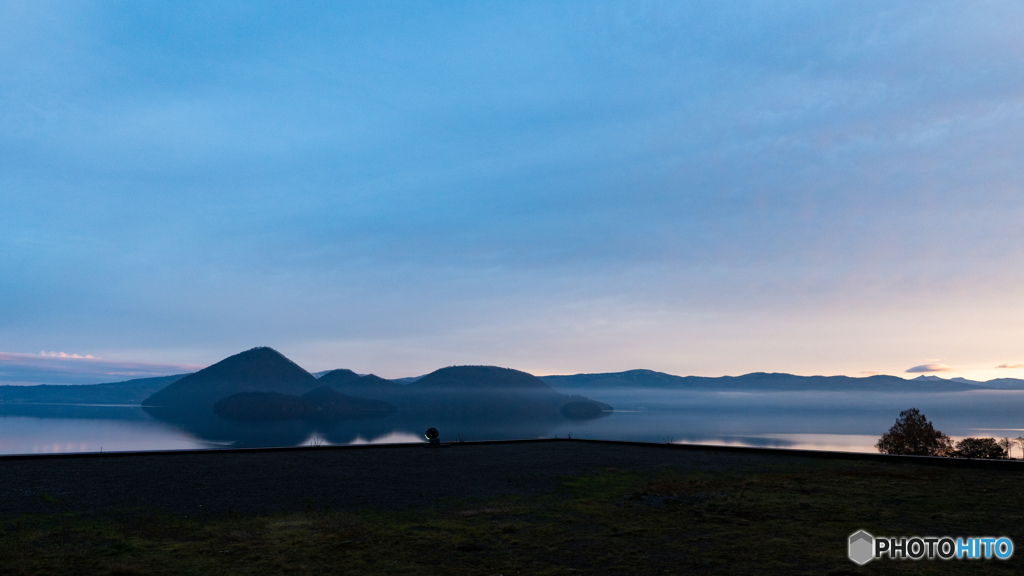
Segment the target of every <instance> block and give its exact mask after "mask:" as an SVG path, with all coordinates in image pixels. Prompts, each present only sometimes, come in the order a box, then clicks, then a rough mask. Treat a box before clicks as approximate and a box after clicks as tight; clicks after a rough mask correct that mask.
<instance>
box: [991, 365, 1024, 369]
mask: <svg viewBox="0 0 1024 576" xmlns="http://www.w3.org/2000/svg"><path fill="white" fill-rule="evenodd" d="M996 368H1006V369H1008V370H1015V369H1017V368H1024V364H1000V365H999V366H996Z"/></svg>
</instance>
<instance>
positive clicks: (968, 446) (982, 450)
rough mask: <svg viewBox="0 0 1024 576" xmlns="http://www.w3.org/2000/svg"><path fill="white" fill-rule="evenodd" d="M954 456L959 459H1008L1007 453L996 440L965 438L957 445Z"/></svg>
mask: <svg viewBox="0 0 1024 576" xmlns="http://www.w3.org/2000/svg"><path fill="white" fill-rule="evenodd" d="M953 456H956V457H957V458H987V459H990V460H999V459H1003V458H1006V452H1005V451H1004V450H1003V448H1002V447H1001V446H1000V445H999V443H998V442H996V439H995V438H964V439H963V440H961V441H959V442H957V443H956V450H954V451H953Z"/></svg>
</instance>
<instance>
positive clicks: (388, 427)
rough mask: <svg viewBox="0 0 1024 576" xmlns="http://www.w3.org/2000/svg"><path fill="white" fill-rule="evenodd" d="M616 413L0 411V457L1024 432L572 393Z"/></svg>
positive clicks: (960, 421) (917, 401)
mask: <svg viewBox="0 0 1024 576" xmlns="http://www.w3.org/2000/svg"><path fill="white" fill-rule="evenodd" d="M572 392H573V393H576V394H585V395H587V396H589V397H591V398H594V399H597V400H601V401H603V402H607V403H609V404H611V405H612V406H614V407H615V408H616V411H615V412H614V413H612V414H611V415H608V416H606V417H603V418H598V419H595V420H587V421H570V420H559V421H552V422H537V421H529V422H507V421H505V422H490V421H483V422H480V421H478V422H465V421H439V420H429V419H427V420H424V419H423V417H417V418H416V419H410V418H406V417H403V415H402V414H395V415H393V416H389V417H387V418H382V419H374V420H359V421H351V422H346V423H344V424H339V425H337V426H332V427H331V428H328V429H315V430H314V429H310V428H308V427H305V426H303V425H300V424H296V423H281V424H276V425H271V426H262V425H253V424H247V425H238V424H228V423H224V422H220V421H218V422H210V421H204V422H199V423H193V422H167V421H163V420H160V419H157V418H155V417H153V416H152V415H150V414H149V413H147V412H146V411H144V410H143V409H141V408H140V407H138V406H125V405H103V406H98V405H59V404H48V405H44V404H0V453H3V454H35V453H58V452H100V451H104V452H115V451H116V452H120V451H140V450H179V449H196V448H226V447H257V446H296V445H303V444H324V445H326V444H332V445H344V444H364V443H399V442H421V441H423V436H422V432H423V430H425V429H426V428H428V427H430V426H434V427H436V428H438V429H439V430H440V431H441V439H442V441H452V440H493V439H513V438H540V437H547V438H552V437H561V438H564V437H567V436H572V437H574V438H593V439H608V440H633V441H644V442H678V443H698V444H715V445H733V446H765V447H775V448H799V449H810V450H839V451H849V452H874V451H875V448H874V443H875V442H876V441H877V440H878V437H879V436H880V435H881V434H883V433H884V432H885V431H886V430H888V429H889V427H890V426H892V424H893V422H895V420H896V418H897V416H898V415H899V412H900V410H904V409H906V408H910V407H915V408H918V409H920V410H921V411H922V412H923V413H924V414H925V415H926V416H927V417H928V419H929V420H931V421H932V422H933V423H934V424H935V427H936V428H937V429H939V430H941V431H943V432H944V433H946V434H948V435H950V436H952V437H953V438H954V439H957V438H961V437H965V436H992V437H996V438H1000V437H1004V436H1005V437H1011V438H1013V437H1017V436H1021V435H1024V390H972V391H966V392H941V393H934V392H932V393H878V392H874V393H862V392H861V393H858V392H806V391H804V392H736V391H728V392H716V391H704V390H701V391H693V390H686V391H671V390H663V389H648V390H636V389H630V390H610V389H593V390H573V391H572Z"/></svg>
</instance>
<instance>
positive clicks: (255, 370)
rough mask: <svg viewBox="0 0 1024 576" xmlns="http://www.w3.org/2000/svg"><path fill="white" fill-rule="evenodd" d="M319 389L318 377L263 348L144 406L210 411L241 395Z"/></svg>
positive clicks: (170, 389) (205, 372)
mask: <svg viewBox="0 0 1024 576" xmlns="http://www.w3.org/2000/svg"><path fill="white" fill-rule="evenodd" d="M318 386H320V383H319V382H318V381H317V379H316V377H314V376H313V375H312V374H310V373H309V372H306V371H305V370H303V369H302V368H301V367H299V365H298V364H296V363H294V362H292V361H291V360H289V359H288V358H285V357H284V355H282V354H281V353H280V352H278V351H277V350H274V349H273V348H267V347H259V348H253V349H251V350H246V351H245V352H242V353H239V354H235V355H234V356H230V357H228V358H225V359H224V360H221V361H220V362H217V363H216V364H214V365H212V366H209V367H207V368H203V369H202V370H200V371H198V372H195V373H193V374H189V375H188V376H185V377H184V378H181V379H180V380H177V381H176V382H174V383H172V384H170V385H169V386H167V387H166V388H164V389H163V390H160V391H159V392H157V393H155V394H153V395H152V396H150V397H149V398H147V399H146V400H144V401H143V402H142V405H143V406H149V407H157V408H163V409H170V410H187V411H199V410H210V409H212V408H213V406H214V404H216V403H217V401H218V400H220V399H222V398H226V397H228V396H232V395H234V394H238V393H240V392H275V393H279V394H288V395H292V396H301V395H303V394H305V393H306V392H309V391H310V390H312V389H313V388H316V387H318Z"/></svg>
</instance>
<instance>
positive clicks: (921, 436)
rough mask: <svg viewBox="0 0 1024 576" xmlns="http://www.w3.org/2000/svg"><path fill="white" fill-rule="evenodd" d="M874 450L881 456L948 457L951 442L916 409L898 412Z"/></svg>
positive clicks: (951, 446) (951, 445) (951, 447)
mask: <svg viewBox="0 0 1024 576" xmlns="http://www.w3.org/2000/svg"><path fill="white" fill-rule="evenodd" d="M875 448H877V449H878V451H879V452H881V453H882V454H910V455H913V456H948V455H949V453H950V452H951V451H952V449H953V442H952V440H950V439H949V436H946V435H945V434H943V433H942V432H939V431H938V430H936V429H935V427H934V426H932V423H931V422H929V421H928V419H927V418H925V417H924V414H921V411H920V410H918V409H917V408H910V409H909V410H904V411H902V412H900V417H899V418H897V419H896V423H895V424H893V426H892V428H889V431H888V432H886V433H885V434H883V435H882V437H881V438H879V439H878V443H877V444H875Z"/></svg>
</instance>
